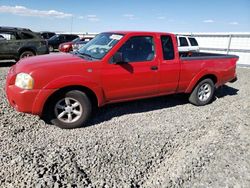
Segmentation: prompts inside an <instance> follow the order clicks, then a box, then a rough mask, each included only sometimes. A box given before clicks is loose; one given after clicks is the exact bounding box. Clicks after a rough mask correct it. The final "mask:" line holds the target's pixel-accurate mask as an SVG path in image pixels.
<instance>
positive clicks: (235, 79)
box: [229, 76, 238, 83]
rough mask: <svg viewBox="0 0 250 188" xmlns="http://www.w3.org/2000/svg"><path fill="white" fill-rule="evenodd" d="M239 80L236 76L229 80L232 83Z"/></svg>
mask: <svg viewBox="0 0 250 188" xmlns="http://www.w3.org/2000/svg"><path fill="white" fill-rule="evenodd" d="M237 80H238V77H237V76H236V77H235V78H233V79H232V80H230V81H229V82H230V83H234V82H236V81H237Z"/></svg>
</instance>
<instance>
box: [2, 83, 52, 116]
mask: <svg viewBox="0 0 250 188" xmlns="http://www.w3.org/2000/svg"><path fill="white" fill-rule="evenodd" d="M55 91H56V90H55V89H33V90H23V89H20V88H19V87H17V86H15V85H9V86H6V96H7V99H8V101H9V103H10V105H11V106H12V107H14V108H15V109H16V110H17V111H19V112H24V113H30V114H34V115H39V116H41V115H42V112H43V107H44V105H45V102H46V101H47V99H48V98H49V96H51V95H52V94H53V93H54V92H55Z"/></svg>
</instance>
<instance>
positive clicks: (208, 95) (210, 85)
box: [189, 78, 215, 106]
mask: <svg viewBox="0 0 250 188" xmlns="http://www.w3.org/2000/svg"><path fill="white" fill-rule="evenodd" d="M206 88H207V89H206ZM214 91H215V86H214V82H213V81H212V80H211V79H209V78H207V79H204V80H202V81H200V82H199V83H198V84H197V86H196V87H195V88H194V90H193V91H192V93H191V95H190V96H189V102H190V103H192V104H194V105H196V106H204V105H206V104H209V103H210V102H211V101H212V99H213V97H214Z"/></svg>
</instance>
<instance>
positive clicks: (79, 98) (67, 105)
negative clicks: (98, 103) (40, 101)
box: [47, 90, 92, 129]
mask: <svg viewBox="0 0 250 188" xmlns="http://www.w3.org/2000/svg"><path fill="white" fill-rule="evenodd" d="M47 110H48V111H47V114H48V116H49V119H50V122H51V123H52V124H54V125H56V126H58V127H60V128H63V129H72V128H79V127H82V126H83V125H84V124H85V123H86V122H87V121H88V119H89V118H90V116H91V113H92V104H91V102H90V100H89V98H88V97H87V95H86V94H85V93H83V92H81V91H78V90H72V91H68V92H66V93H62V94H60V95H59V96H57V97H55V98H54V99H53V100H52V102H51V104H49V106H48V109H47Z"/></svg>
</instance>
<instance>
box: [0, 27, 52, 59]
mask: <svg viewBox="0 0 250 188" xmlns="http://www.w3.org/2000/svg"><path fill="white" fill-rule="evenodd" d="M0 36H1V39H0V59H1V60H3V59H15V60H16V61H17V60H19V59H21V58H25V57H29V56H35V55H42V54H48V53H49V50H48V45H47V41H46V40H44V39H43V38H41V36H40V35H39V34H37V33H35V32H33V31H31V30H30V29H25V28H14V27H0Z"/></svg>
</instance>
